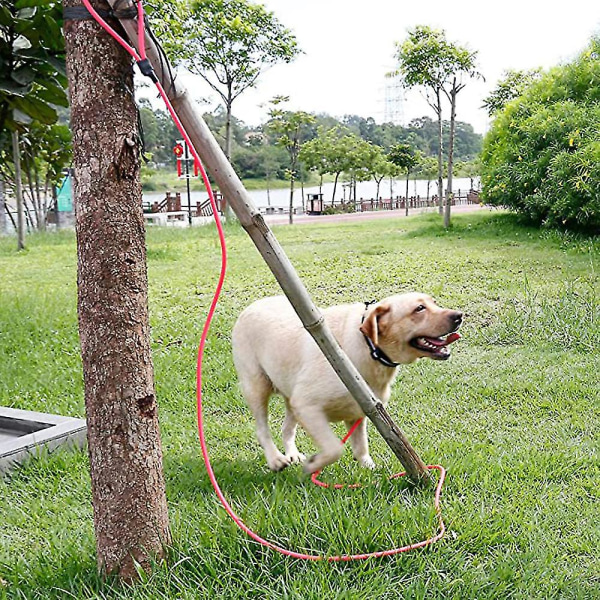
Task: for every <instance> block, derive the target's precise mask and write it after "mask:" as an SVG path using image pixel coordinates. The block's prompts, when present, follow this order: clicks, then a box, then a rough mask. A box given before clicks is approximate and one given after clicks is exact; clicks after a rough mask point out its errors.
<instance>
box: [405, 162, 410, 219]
mask: <svg viewBox="0 0 600 600" xmlns="http://www.w3.org/2000/svg"><path fill="white" fill-rule="evenodd" d="M409 175H410V171H409V170H408V169H406V216H407V217H408V176H409Z"/></svg>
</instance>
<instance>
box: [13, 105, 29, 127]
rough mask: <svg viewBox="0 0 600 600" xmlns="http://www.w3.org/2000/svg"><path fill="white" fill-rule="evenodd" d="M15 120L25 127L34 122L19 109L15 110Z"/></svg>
mask: <svg viewBox="0 0 600 600" xmlns="http://www.w3.org/2000/svg"><path fill="white" fill-rule="evenodd" d="M13 119H14V120H15V121H16V122H17V123H21V124H23V125H29V124H30V123H31V122H32V121H33V119H32V118H31V117H29V116H28V115H26V114H25V113H24V112H22V111H20V110H19V109H18V108H15V109H14V110H13Z"/></svg>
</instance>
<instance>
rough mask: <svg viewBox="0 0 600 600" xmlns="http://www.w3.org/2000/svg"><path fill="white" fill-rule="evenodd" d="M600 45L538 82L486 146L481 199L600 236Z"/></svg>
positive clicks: (505, 114) (506, 113)
mask: <svg viewBox="0 0 600 600" xmlns="http://www.w3.org/2000/svg"><path fill="white" fill-rule="evenodd" d="M599 50H600V41H598V40H594V41H593V42H592V43H591V44H590V47H589V48H588V49H587V51H585V52H583V53H582V54H581V55H580V56H579V57H578V58H577V59H576V60H575V61H573V62H572V63H569V64H566V65H563V66H560V67H556V68H554V69H552V70H550V71H549V72H548V73H545V74H543V75H542V77H541V78H540V79H539V80H538V81H535V82H533V83H532V84H531V85H530V86H529V87H528V88H527V89H526V90H525V91H524V93H523V94H522V95H521V96H519V97H518V98H516V99H515V100H513V101H512V102H510V103H508V104H507V105H506V107H505V108H504V109H503V110H502V111H501V112H500V113H498V114H497V115H496V118H495V120H494V122H493V125H492V128H491V130H490V131H489V133H488V134H487V136H486V138H485V140H484V149H483V154H482V185H483V190H482V197H483V199H484V200H485V201H486V202H487V203H489V204H493V205H497V206H500V205H501V206H508V207H510V208H512V209H514V210H516V211H518V212H520V213H522V214H524V215H526V216H527V217H529V218H530V219H532V220H534V221H536V222H538V223H542V224H547V225H552V226H561V227H564V228H569V229H594V228H595V229H598V228H600V128H599V127H598V124H599V123H600V60H598V52H599Z"/></svg>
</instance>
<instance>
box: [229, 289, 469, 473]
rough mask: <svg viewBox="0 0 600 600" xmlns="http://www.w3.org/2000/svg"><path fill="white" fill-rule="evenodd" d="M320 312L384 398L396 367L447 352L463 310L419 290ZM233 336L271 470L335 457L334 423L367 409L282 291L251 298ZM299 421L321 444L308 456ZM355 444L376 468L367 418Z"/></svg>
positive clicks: (308, 467)
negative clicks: (277, 401) (278, 411)
mask: <svg viewBox="0 0 600 600" xmlns="http://www.w3.org/2000/svg"><path fill="white" fill-rule="evenodd" d="M323 315H324V317H325V321H326V322H327V324H328V325H329V327H330V328H331V330H332V332H333V334H334V336H335V338H336V339H337V341H338V343H339V344H340V345H341V347H342V348H343V349H344V351H345V352H346V354H347V355H348V357H349V358H350V360H351V361H352V362H353V363H354V365H355V366H356V368H357V369H358V371H359V372H360V373H361V375H362V376H363V377H364V379H365V380H366V381H367V383H368V384H369V386H370V387H371V389H372V390H373V392H374V393H375V394H376V395H377V397H378V398H380V399H381V400H382V402H387V400H388V399H389V397H390V386H391V384H392V382H393V381H394V379H395V378H396V374H397V371H398V369H397V367H398V365H400V364H408V363H412V362H414V361H415V360H417V359H418V358H423V357H428V358H433V359H437V360H446V359H447V358H449V356H450V352H449V349H448V345H449V344H451V343H452V342H454V341H455V340H457V339H458V338H459V337H460V336H459V335H458V334H457V333H455V332H456V330H457V329H458V328H459V327H460V324H461V322H462V313H461V312H458V311H455V310H448V309H444V308H440V307H439V306H437V305H436V303H435V302H434V300H433V299H432V298H431V297H429V296H427V295H425V294H420V293H415V292H411V293H408V294H401V295H397V296H390V297H389V298H385V299H384V300H382V301H381V302H374V303H366V304H365V303H363V304H360V303H358V304H347V305H342V306H334V307H332V308H328V309H326V310H324V311H323ZM232 341H233V358H234V362H235V367H236V369H237V372H238V376H239V380H240V384H241V388H242V392H243V394H244V396H245V398H246V400H247V402H248V405H249V406H250V409H251V410H252V413H253V415H254V418H255V419H256V434H257V437H258V441H259V442H260V445H261V446H262V447H263V450H264V452H265V456H266V458H267V464H268V465H269V468H270V469H271V470H273V471H280V470H281V469H283V468H285V467H287V466H288V465H290V464H292V463H298V462H304V463H305V464H304V470H305V471H306V472H307V473H312V472H314V471H316V470H318V469H321V468H323V467H324V466H326V465H328V464H331V463H333V462H335V461H336V460H338V459H339V458H340V456H341V454H342V443H341V441H340V440H339V438H338V437H337V436H336V435H335V434H334V433H333V431H332V429H331V427H330V426H329V423H330V422H334V421H344V422H345V423H346V425H347V426H348V427H350V426H351V425H352V424H353V423H354V422H355V421H356V420H357V419H359V418H362V417H364V414H363V412H362V410H361V409H360V407H359V405H358V404H357V403H356V401H355V400H354V399H353V398H352V396H350V394H349V393H348V391H347V390H346V388H345V387H344V385H343V384H342V382H341V381H340V380H339V378H338V376H337V375H336V373H335V371H334V370H333V368H332V367H331V365H330V364H329V363H328V362H327V360H326V359H325V357H324V356H323V355H322V354H321V351H320V350H319V348H318V346H317V344H316V342H315V341H314V340H313V339H312V337H311V336H310V334H309V333H308V332H307V331H306V330H305V329H304V327H303V325H302V323H301V321H300V319H299V318H298V316H297V315H296V313H295V311H294V309H293V308H292V306H291V305H290V303H289V302H288V300H287V299H286V298H284V297H283V296H277V297H274V298H264V299H262V300H258V301H257V302H254V304H252V305H251V306H249V307H248V308H247V309H246V310H244V311H243V312H242V314H241V315H240V317H239V318H238V320H237V322H236V324H235V326H234V329H233V335H232ZM275 393H278V394H281V395H282V396H283V398H284V400H285V406H286V413H285V419H284V422H283V429H282V441H283V446H284V450H285V454H282V453H281V452H280V451H279V450H278V449H277V447H276V446H275V444H274V443H273V438H272V436H271V432H270V430H269V424H268V404H269V398H270V397H271V395H272V394H275ZM298 423H299V424H300V425H301V426H302V427H303V428H304V429H305V430H306V432H307V433H308V434H309V435H310V436H311V437H312V439H313V440H314V442H315V444H316V445H317V446H318V448H319V449H320V452H319V454H316V455H314V456H312V457H310V458H309V459H308V460H306V461H305V457H304V456H303V455H302V454H301V453H300V452H299V451H298V449H297V447H296V442H295V437H296V427H297V424H298ZM350 443H351V446H352V453H353V455H354V458H355V459H356V460H358V461H359V462H360V463H361V464H362V465H363V466H365V467H369V468H373V467H374V466H375V465H374V463H373V460H372V459H371V457H370V456H369V446H368V440H367V432H366V420H364V421H363V422H362V423H361V425H360V426H359V427H358V429H357V430H356V431H355V433H354V434H353V435H352V437H351V438H350Z"/></svg>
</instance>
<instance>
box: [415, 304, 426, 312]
mask: <svg viewBox="0 0 600 600" xmlns="http://www.w3.org/2000/svg"><path fill="white" fill-rule="evenodd" d="M426 308H427V307H426V306H425V305H424V304H419V306H417V308H415V312H416V313H418V312H422V311H424V310H425V309H426Z"/></svg>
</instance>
